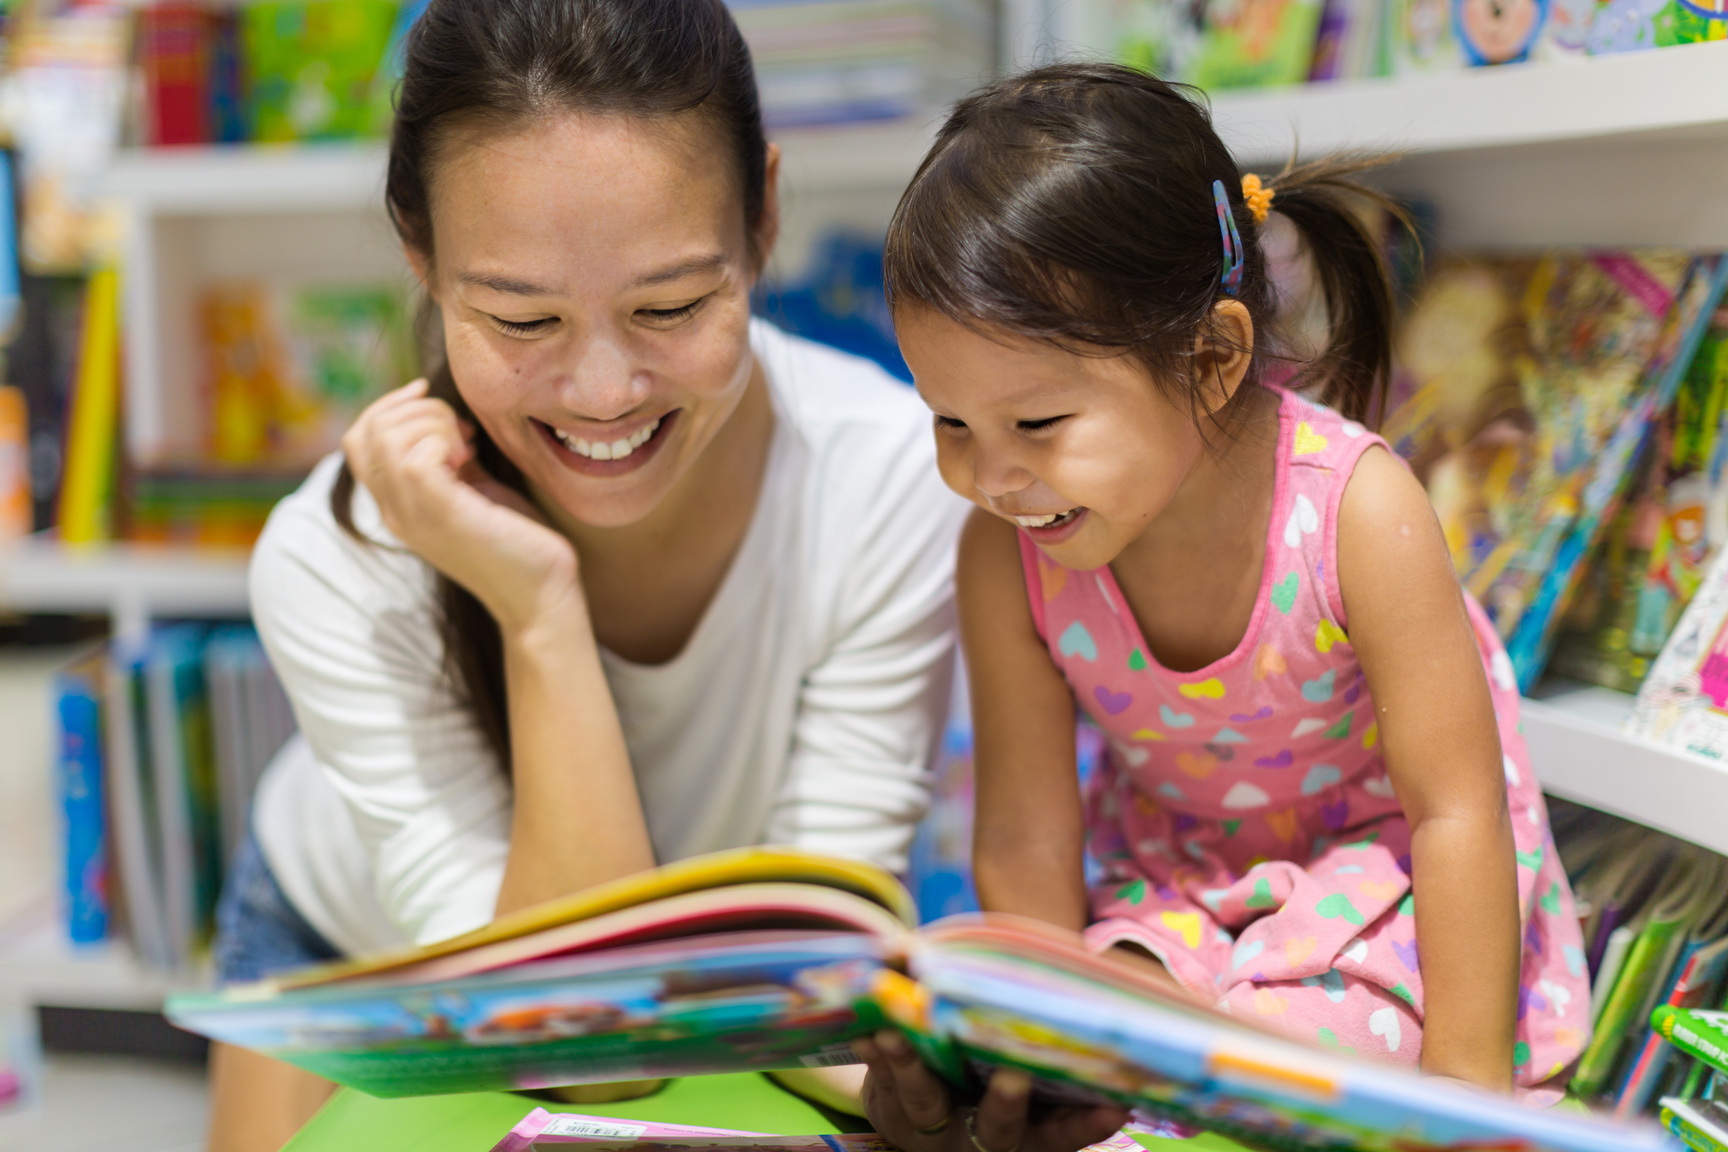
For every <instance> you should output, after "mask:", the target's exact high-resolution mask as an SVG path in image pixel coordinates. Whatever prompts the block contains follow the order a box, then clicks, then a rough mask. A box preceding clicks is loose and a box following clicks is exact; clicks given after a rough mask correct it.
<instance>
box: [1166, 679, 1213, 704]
mask: <svg viewBox="0 0 1728 1152" xmlns="http://www.w3.org/2000/svg"><path fill="white" fill-rule="evenodd" d="M1176 690H1177V691H1178V692H1180V693H1182V695H1184V696H1186V697H1188V699H1190V700H1222V699H1224V681H1222V680H1220V679H1218V677H1216V676H1214V677H1212V678H1211V679H1210V680H1202V681H1200V682H1199V683H1197V684H1178V685H1177V686H1176Z"/></svg>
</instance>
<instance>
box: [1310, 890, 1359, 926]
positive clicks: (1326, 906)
mask: <svg viewBox="0 0 1728 1152" xmlns="http://www.w3.org/2000/svg"><path fill="white" fill-rule="evenodd" d="M1314 914H1315V915H1316V916H1318V917H1320V918H1321V919H1322V920H1337V919H1339V918H1340V917H1342V918H1343V920H1344V922H1345V923H1346V924H1354V925H1355V926H1356V927H1358V928H1360V927H1362V925H1363V923H1364V922H1365V921H1363V919H1362V913H1360V912H1358V911H1356V905H1354V904H1352V903H1350V897H1348V896H1346V895H1344V893H1342V892H1334V893H1332V894H1331V895H1329V896H1327V897H1325V898H1324V899H1322V900H1321V901H1320V903H1318V904H1316V905H1314Z"/></svg>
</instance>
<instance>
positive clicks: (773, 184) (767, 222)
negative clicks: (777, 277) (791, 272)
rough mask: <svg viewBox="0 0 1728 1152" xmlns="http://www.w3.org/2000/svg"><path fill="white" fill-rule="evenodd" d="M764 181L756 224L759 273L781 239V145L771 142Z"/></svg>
mask: <svg viewBox="0 0 1728 1152" xmlns="http://www.w3.org/2000/svg"><path fill="white" fill-rule="evenodd" d="M764 167H765V168H766V169H767V170H766V171H765V172H764V173H763V176H764V179H763V181H762V219H761V221H760V222H759V223H758V224H757V225H756V236H755V240H756V257H757V261H758V267H757V269H756V273H757V275H761V273H762V269H764V268H766V267H768V259H769V257H771V256H773V255H774V243H775V241H777V240H779V239H780V145H778V144H774V143H770V144H769V145H768V155H767V159H766V163H765V165H764Z"/></svg>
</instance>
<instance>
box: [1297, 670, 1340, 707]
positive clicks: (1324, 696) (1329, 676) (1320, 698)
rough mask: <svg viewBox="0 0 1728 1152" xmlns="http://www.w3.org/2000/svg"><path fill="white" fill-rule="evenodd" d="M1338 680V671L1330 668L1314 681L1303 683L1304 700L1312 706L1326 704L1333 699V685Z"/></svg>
mask: <svg viewBox="0 0 1728 1152" xmlns="http://www.w3.org/2000/svg"><path fill="white" fill-rule="evenodd" d="M1337 679H1338V669H1336V668H1328V669H1326V671H1324V672H1322V673H1320V675H1318V676H1316V677H1315V678H1314V679H1312V680H1304V681H1302V699H1304V700H1306V701H1308V703H1310V704H1324V703H1326V701H1328V700H1330V699H1332V685H1333V684H1334V683H1335V682H1336V681H1337Z"/></svg>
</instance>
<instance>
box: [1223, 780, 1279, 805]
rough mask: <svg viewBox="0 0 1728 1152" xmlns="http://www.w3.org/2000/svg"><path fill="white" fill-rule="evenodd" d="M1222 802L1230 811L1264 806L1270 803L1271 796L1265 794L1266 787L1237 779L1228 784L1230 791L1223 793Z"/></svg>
mask: <svg viewBox="0 0 1728 1152" xmlns="http://www.w3.org/2000/svg"><path fill="white" fill-rule="evenodd" d="M1222 803H1223V805H1224V807H1225V808H1228V809H1230V810H1231V811H1238V810H1240V809H1244V808H1264V807H1266V806H1267V805H1268V804H1270V803H1272V797H1270V796H1268V795H1267V794H1266V789H1264V788H1261V787H1259V786H1257V785H1254V784H1250V783H1248V781H1246V780H1238V781H1236V783H1234V784H1232V785H1231V786H1230V791H1228V792H1226V793H1224V799H1223V801H1222Z"/></svg>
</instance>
